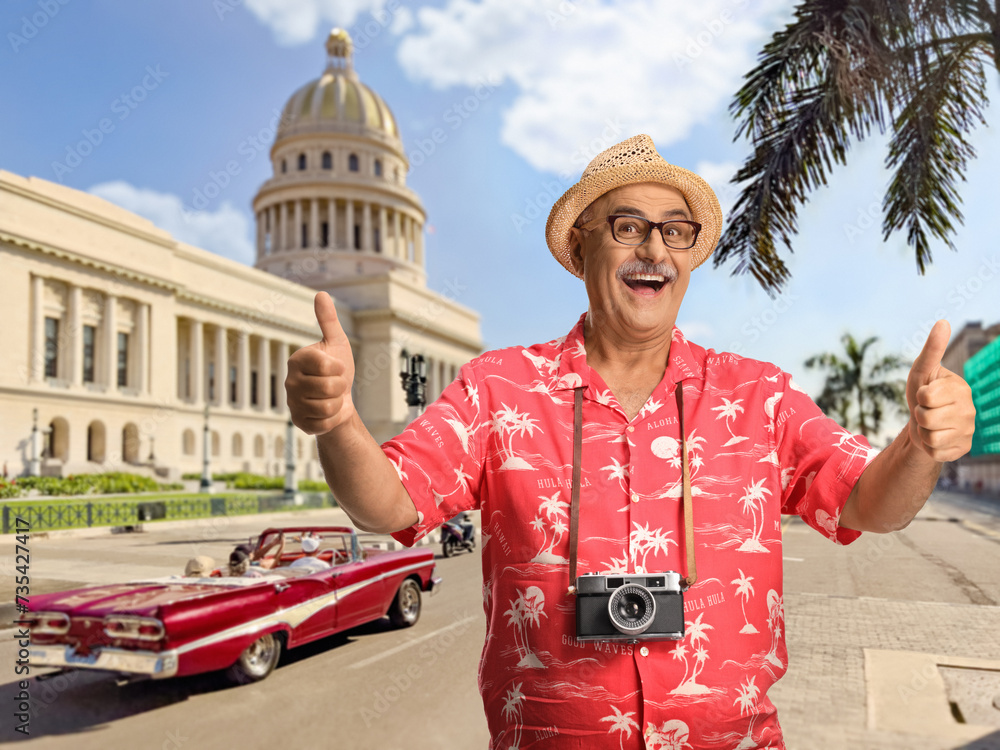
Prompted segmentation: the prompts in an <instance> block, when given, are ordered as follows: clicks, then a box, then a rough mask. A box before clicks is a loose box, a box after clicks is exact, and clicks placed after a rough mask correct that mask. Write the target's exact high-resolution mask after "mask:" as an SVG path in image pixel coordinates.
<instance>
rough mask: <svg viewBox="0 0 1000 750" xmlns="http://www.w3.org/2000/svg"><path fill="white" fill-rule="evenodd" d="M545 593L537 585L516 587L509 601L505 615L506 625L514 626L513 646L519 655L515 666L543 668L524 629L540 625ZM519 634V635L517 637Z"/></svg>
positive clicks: (543, 612)
mask: <svg viewBox="0 0 1000 750" xmlns="http://www.w3.org/2000/svg"><path fill="white" fill-rule="evenodd" d="M544 610H545V593H544V592H543V591H542V590H541V589H540V588H538V586H528V588H526V589H525V590H524V591H521V590H520V589H517V599H515V600H514V601H512V602H511V603H510V609H508V610H507V611H506V612H504V614H505V615H507V625H508V626H510V627H512V628H514V646H515V648H516V649H517V654H518V656H520V657H521V659H520V661H518V663H517V666H519V667H525V668H529V669H544V668H545V665H544V664H542V662H541V660H540V659H539V658H538V657H537V656H535V654H534V653H533V652H532V651H531V647H530V646H529V645H528V637H527V634H526V632H525V631H526V629H527V628H528V627H529V626H531V625H534V626H535V627H541V618H542V617H548V615H546V614H545V611H544ZM519 636H520V637H519Z"/></svg>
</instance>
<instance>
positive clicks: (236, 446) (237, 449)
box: [232, 432, 243, 458]
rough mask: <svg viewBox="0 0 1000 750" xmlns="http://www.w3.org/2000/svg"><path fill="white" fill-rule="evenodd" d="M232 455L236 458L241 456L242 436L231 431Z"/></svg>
mask: <svg viewBox="0 0 1000 750" xmlns="http://www.w3.org/2000/svg"><path fill="white" fill-rule="evenodd" d="M232 448H233V456H235V457H236V458H241V457H242V456H243V436H242V435H241V434H240V433H238V432H234V433H233V445H232Z"/></svg>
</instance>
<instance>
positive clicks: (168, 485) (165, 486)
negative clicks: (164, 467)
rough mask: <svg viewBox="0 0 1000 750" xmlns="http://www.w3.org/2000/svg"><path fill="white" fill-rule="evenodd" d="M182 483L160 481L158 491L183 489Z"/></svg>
mask: <svg viewBox="0 0 1000 750" xmlns="http://www.w3.org/2000/svg"><path fill="white" fill-rule="evenodd" d="M183 489H184V485H183V484H181V483H180V482H161V483H160V492H170V491H172V490H183Z"/></svg>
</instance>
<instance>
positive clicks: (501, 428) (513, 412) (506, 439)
mask: <svg viewBox="0 0 1000 750" xmlns="http://www.w3.org/2000/svg"><path fill="white" fill-rule="evenodd" d="M501 406H502V407H503V408H501V409H500V410H498V411H495V412H493V414H492V417H491V420H490V427H491V428H492V430H493V432H497V433H499V434H500V455H501V456H503V457H504V462H503V463H502V464H501V465H500V471H503V470H505V469H528V470H533V469H534V468H535V467H534V466H532V465H531V464H529V463H528V462H527V461H525V460H524V459H523V458H521V457H520V456H518V455H517V454H516V453H515V452H514V447H513V443H514V438H515V437H521V436H522V435H524V434H525V433H527V434H528V437H532V436H533V435H534V434H535V433H534V431H535V430H536V429H537V430H538V431H539V432H542V431H543V430H542V428H541V427H538V426H537V424H536V422H537V421H538V420H535V419H531V418H530V417H529V416H528V414H527V413H526V412H525V413H522V412H519V411H518V410H517V407H516V406H515V407H513V408H511V407H509V406H507V404H501Z"/></svg>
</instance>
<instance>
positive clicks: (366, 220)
mask: <svg viewBox="0 0 1000 750" xmlns="http://www.w3.org/2000/svg"><path fill="white" fill-rule="evenodd" d="M361 249H362V250H363V251H365V252H369V253H370V252H371V251H372V207H371V204H370V203H367V202H366V203H362V204H361Z"/></svg>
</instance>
